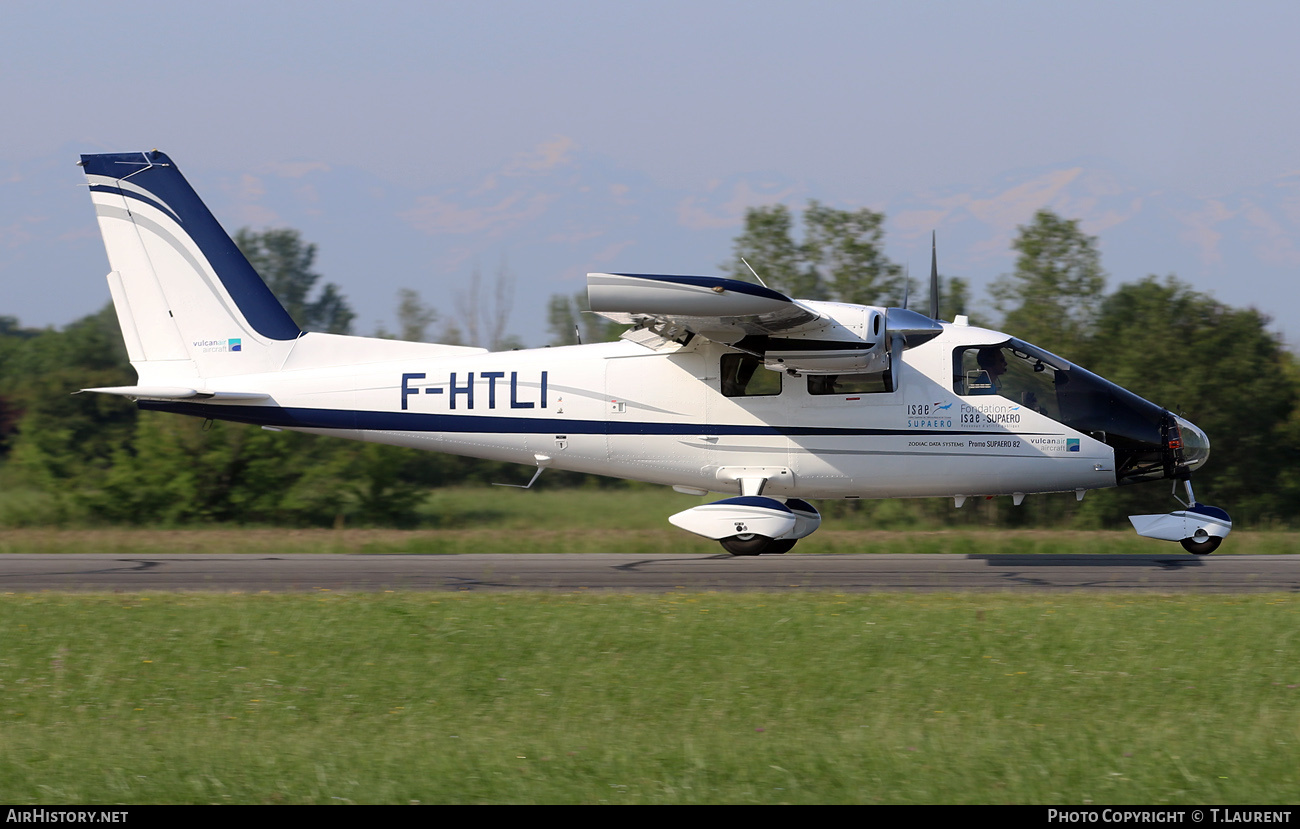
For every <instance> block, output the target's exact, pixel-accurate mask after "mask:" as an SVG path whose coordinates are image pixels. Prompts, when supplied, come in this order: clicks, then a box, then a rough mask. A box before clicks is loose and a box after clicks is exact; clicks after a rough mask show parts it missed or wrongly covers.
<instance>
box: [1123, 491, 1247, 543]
mask: <svg viewBox="0 0 1300 829" xmlns="http://www.w3.org/2000/svg"><path fill="white" fill-rule="evenodd" d="M1182 480H1183V486H1184V487H1185V488H1186V489H1187V500H1186V501H1184V500H1183V499H1181V498H1179V497H1178V495H1177V494H1176V493H1177V488H1178V484H1177V482H1175V483H1174V492H1175V494H1174V499H1175V500H1176V501H1178V502H1179V503H1180V504H1182V505H1183V509H1180V510H1174V511H1173V512H1171V513H1169V514H1167V515H1130V516H1129V517H1128V520H1129V522H1130V523H1132V524H1133V529H1135V530H1137V534H1138V535H1142V536H1146V537H1147V538H1159V539H1162V540H1164V541H1177V542H1179V543H1181V544H1182V545H1183V549H1184V550H1186V551H1187V552H1189V553H1193V554H1195V555H1198V556H1204V555H1209V554H1210V553H1212V552H1214V551H1215V550H1217V549H1219V545H1220V544H1222V543H1223V539H1224V538H1226V537H1227V536H1228V533H1230V532H1232V519H1231V518H1229V517H1228V513H1227V512H1225V511H1224V510H1221V509H1219V508H1218V507H1211V506H1206V505H1205V504H1202V503H1200V502H1199V501H1197V500H1196V495H1195V493H1193V492H1192V479H1191V476H1187V477H1185V478H1183V479H1182Z"/></svg>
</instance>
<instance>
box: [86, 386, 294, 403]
mask: <svg viewBox="0 0 1300 829" xmlns="http://www.w3.org/2000/svg"><path fill="white" fill-rule="evenodd" d="M81 391H93V392H98V393H99V394H116V395H119V396H121V397H130V398H133V399H135V400H219V401H227V400H265V399H266V398H268V397H270V395H269V394H263V393H262V392H244V391H203V390H201V389H185V388H177V387H172V386H102V387H100V388H97V389H82V390H81Z"/></svg>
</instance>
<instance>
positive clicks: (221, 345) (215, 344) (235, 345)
mask: <svg viewBox="0 0 1300 829" xmlns="http://www.w3.org/2000/svg"><path fill="white" fill-rule="evenodd" d="M194 347H195V348H196V349H198V350H199V351H201V352H203V353H204V354H212V353H214V352H218V351H243V350H244V349H243V344H242V340H241V339H240V338H239V337H229V338H227V339H224V340H195V341H194Z"/></svg>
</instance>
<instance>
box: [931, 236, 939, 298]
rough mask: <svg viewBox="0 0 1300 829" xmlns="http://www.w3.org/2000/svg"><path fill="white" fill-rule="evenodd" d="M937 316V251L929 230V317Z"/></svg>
mask: <svg viewBox="0 0 1300 829" xmlns="http://www.w3.org/2000/svg"><path fill="white" fill-rule="evenodd" d="M938 318H939V253H938V251H937V249H936V247H935V238H934V231H933V230H932V231H930V319H932V320H937V319H938Z"/></svg>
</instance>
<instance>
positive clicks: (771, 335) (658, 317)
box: [587, 273, 943, 374]
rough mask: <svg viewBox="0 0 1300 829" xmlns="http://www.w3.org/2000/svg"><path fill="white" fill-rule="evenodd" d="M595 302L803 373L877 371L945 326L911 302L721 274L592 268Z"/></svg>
mask: <svg viewBox="0 0 1300 829" xmlns="http://www.w3.org/2000/svg"><path fill="white" fill-rule="evenodd" d="M587 298H588V301H589V302H590V303H591V310H592V311H594V312H595V313H598V314H600V315H601V316H603V317H606V318H608V319H611V320H614V321H615V322H620V323H624V324H629V325H636V326H638V327H639V328H643V329H649V330H650V331H652V332H654V333H656V334H658V335H659V336H661V337H664V338H666V339H670V340H671V339H678V340H680V339H681V338H682V337H683V336H684V335H685V334H687V333H690V334H693V335H697V336H701V337H704V338H705V339H708V340H712V341H713V342H717V343H721V344H723V345H726V346H728V347H730V348H733V349H735V350H737V351H741V352H744V353H747V354H751V355H753V356H754V357H757V358H759V359H761V360H762V361H763V364H764V365H765V366H767V367H768V368H770V369H773V370H777V371H786V370H789V371H795V372H798V373H803V374H843V373H875V372H883V371H887V370H888V369H889V364H890V356H889V355H890V352H891V351H899V350H902V349H904V348H911V347H913V346H916V345H920V344H921V343H923V342H926V341H927V340H930V339H933V338H934V337H936V336H938V334H939V333H940V332H941V331H942V330H943V328H942V326H941V325H940V324H939V323H938V322H936V321H935V320H932V319H930V318H929V317H926V316H924V315H922V314H918V313H916V312H915V311H908V310H906V309H904V308H888V309H887V308H878V307H874V306H869V305H853V304H850V303H843V302H820V301H813V300H796V299H791V298H790V297H788V296H786V295H785V294H782V293H780V292H778V291H774V290H772V289H771V288H767V287H764V286H762V285H754V284H751V283H749V282H741V281H739V280H736V279H724V278H722V277H717V276H664V275H657V274H632V273H589V274H587Z"/></svg>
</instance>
